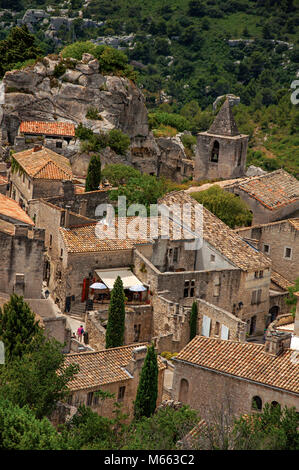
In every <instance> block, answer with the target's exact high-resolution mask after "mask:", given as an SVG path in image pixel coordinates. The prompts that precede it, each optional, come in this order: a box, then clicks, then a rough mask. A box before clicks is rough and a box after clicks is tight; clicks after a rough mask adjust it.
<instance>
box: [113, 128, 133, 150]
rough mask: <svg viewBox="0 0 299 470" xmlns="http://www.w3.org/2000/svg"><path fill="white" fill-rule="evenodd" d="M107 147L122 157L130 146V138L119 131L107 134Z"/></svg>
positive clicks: (114, 130) (115, 130)
mask: <svg viewBox="0 0 299 470" xmlns="http://www.w3.org/2000/svg"><path fill="white" fill-rule="evenodd" d="M108 145H109V147H111V148H112V150H114V151H115V152H116V153H118V154H119V155H124V154H125V153H126V151H127V150H128V148H129V145H130V137H129V136H128V135H127V134H124V133H123V132H122V131H120V130H119V129H112V130H111V131H110V132H109V138H108Z"/></svg>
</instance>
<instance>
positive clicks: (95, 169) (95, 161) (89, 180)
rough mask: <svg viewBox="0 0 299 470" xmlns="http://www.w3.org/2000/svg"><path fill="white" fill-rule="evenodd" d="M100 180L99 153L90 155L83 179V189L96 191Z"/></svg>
mask: <svg viewBox="0 0 299 470" xmlns="http://www.w3.org/2000/svg"><path fill="white" fill-rule="evenodd" d="M100 181H101V159H100V156H99V155H92V157H91V159H90V162H89V165H88V170H87V176H86V181H85V191H96V190H97V189H99V184H100Z"/></svg>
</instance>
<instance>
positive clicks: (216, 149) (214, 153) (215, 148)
mask: <svg viewBox="0 0 299 470" xmlns="http://www.w3.org/2000/svg"><path fill="white" fill-rule="evenodd" d="M218 160H219V142H218V141H217V140H215V142H214V144H213V148H212V152H211V162H215V163H217V162H218Z"/></svg>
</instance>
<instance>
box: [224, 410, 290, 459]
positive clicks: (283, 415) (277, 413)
mask: <svg viewBox="0 0 299 470" xmlns="http://www.w3.org/2000/svg"><path fill="white" fill-rule="evenodd" d="M298 424H299V419H298V413H296V409H295V408H287V407H284V408H282V407H281V406H280V405H279V404H276V406H274V405H272V404H270V403H266V404H265V406H264V408H263V411H262V412H261V413H255V414H251V415H249V416H242V417H241V418H239V419H238V420H236V422H235V424H234V428H233V432H232V438H233V441H234V449H235V450H299V432H298Z"/></svg>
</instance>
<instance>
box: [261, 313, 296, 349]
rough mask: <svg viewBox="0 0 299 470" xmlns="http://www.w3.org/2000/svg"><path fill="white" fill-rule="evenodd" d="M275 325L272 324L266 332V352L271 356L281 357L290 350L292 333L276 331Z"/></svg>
mask: <svg viewBox="0 0 299 470" xmlns="http://www.w3.org/2000/svg"><path fill="white" fill-rule="evenodd" d="M275 323H276V322H275V321H274V322H273V323H271V324H270V325H269V327H268V329H267V332H266V342H265V352H266V353H268V354H270V355H271V356H279V355H280V354H281V353H283V351H285V350H286V349H289V348H290V347H291V339H292V333H288V332H286V331H278V330H276V328H275Z"/></svg>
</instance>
